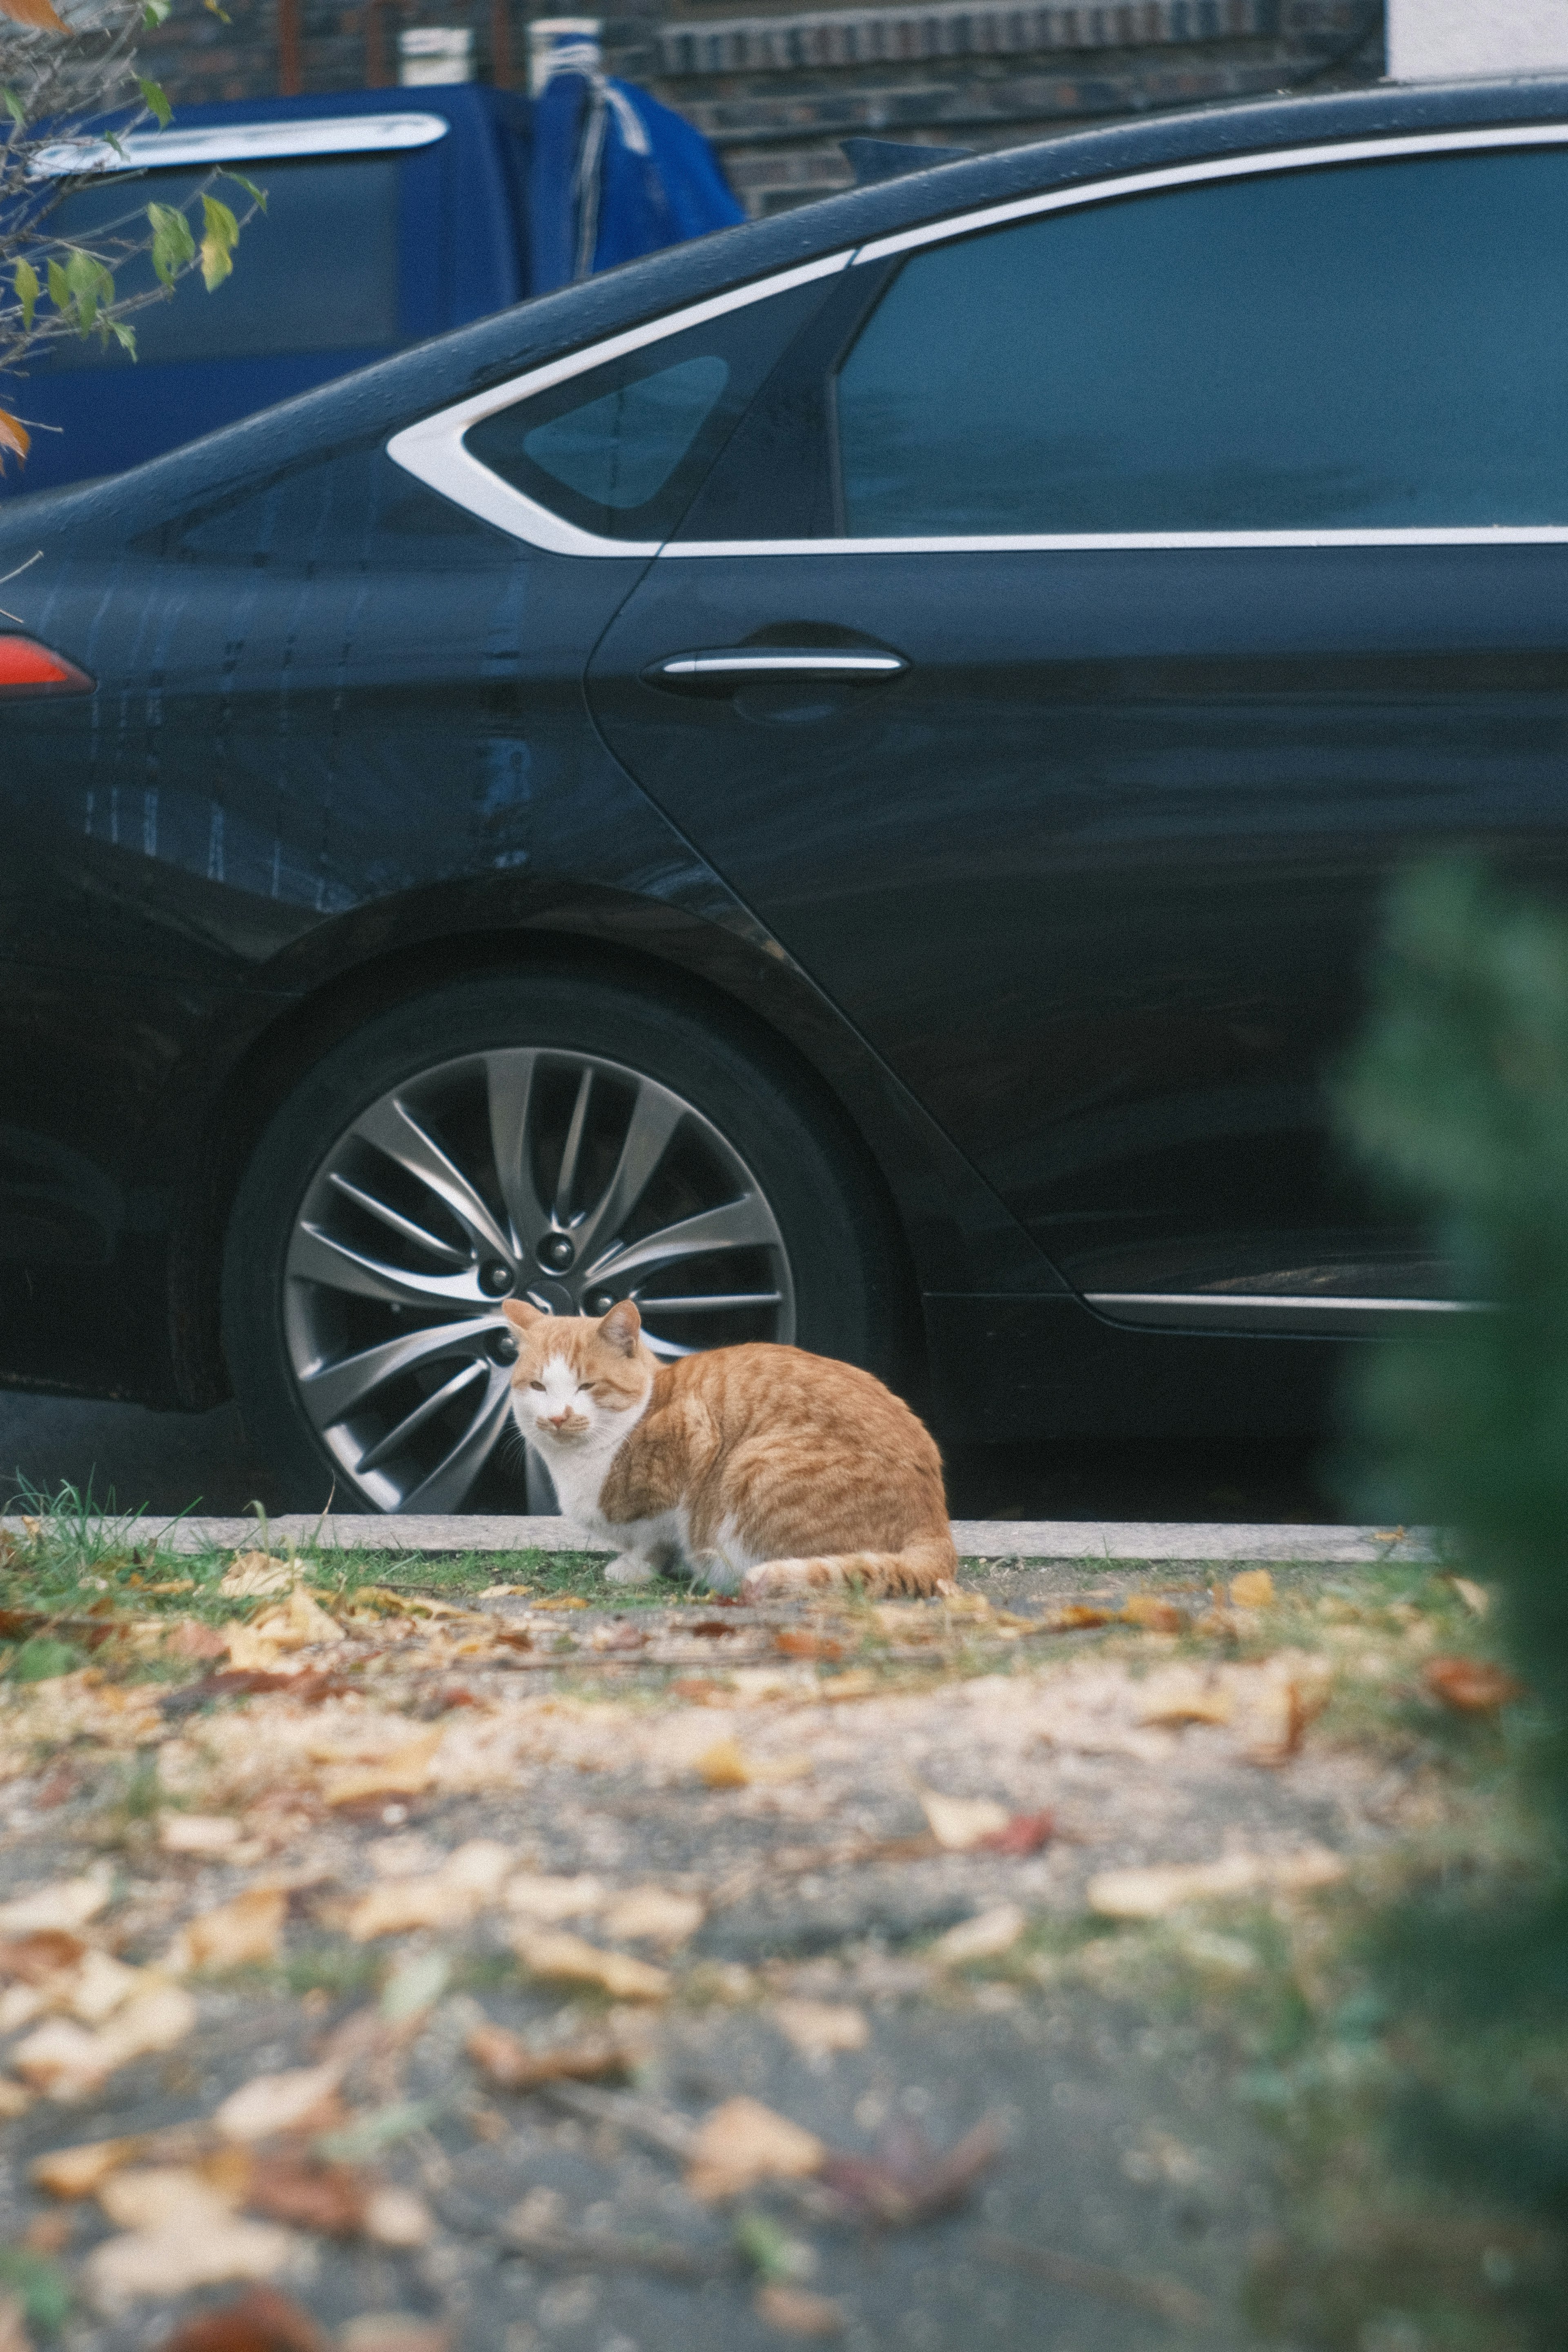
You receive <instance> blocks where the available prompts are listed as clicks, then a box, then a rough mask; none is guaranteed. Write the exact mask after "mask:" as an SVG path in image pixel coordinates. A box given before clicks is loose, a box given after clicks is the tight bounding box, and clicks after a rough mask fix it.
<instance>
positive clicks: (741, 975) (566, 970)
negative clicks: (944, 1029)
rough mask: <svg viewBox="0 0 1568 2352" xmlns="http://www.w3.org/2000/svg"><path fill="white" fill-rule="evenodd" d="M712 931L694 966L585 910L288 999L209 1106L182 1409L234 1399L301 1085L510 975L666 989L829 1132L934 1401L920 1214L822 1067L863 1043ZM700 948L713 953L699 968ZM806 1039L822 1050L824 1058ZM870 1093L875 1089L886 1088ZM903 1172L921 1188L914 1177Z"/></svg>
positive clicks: (322, 975) (194, 1162)
mask: <svg viewBox="0 0 1568 2352" xmlns="http://www.w3.org/2000/svg"><path fill="white" fill-rule="evenodd" d="M623 911H624V910H620V909H617V914H619V913H621V912H623ZM698 929H700V931H701V932H703V933H705V934H706V936H705V937H704V938H703V939H702V940H700V942H698V943H689V945H688V949H687V952H686V953H684V954H682V953H679V952H675V951H673V950H672V948H671V945H670V944H669V943H668V941H661V942H657V943H656V942H653V941H650V940H647V939H646V938H644V939H639V940H628V939H627V938H626V936H625V935H624V924H617V928H616V930H614V931H612V930H611V929H609V928H608V927H607V926H606V925H605V922H604V921H603V920H600V921H599V922H597V923H595V920H594V919H593V917H592V914H591V913H590V912H589V911H588V910H586V909H581V910H579V911H578V915H577V919H576V921H575V922H574V921H572V920H570V919H563V918H562V914H561V912H560V911H559V910H558V911H557V912H556V914H555V916H554V917H553V919H548V920H545V921H541V922H536V923H532V924H522V925H519V924H517V923H515V922H514V923H511V924H505V923H497V924H495V925H493V926H492V927H487V928H480V929H475V928H471V927H465V928H464V929H460V930H453V931H447V932H445V933H439V932H437V933H433V934H431V935H428V936H426V937H423V938H421V939H419V940H417V941H416V942H412V943H409V942H401V941H400V942H397V943H393V944H385V943H383V944H381V945H380V946H379V947H377V948H375V949H374V950H370V951H364V952H361V953H359V954H357V955H355V956H353V958H352V960H349V961H343V962H342V963H340V964H339V965H338V966H337V967H336V968H335V969H333V970H331V971H326V972H319V973H318V974H317V975H315V977H314V981H313V984H311V985H310V986H308V987H307V988H305V989H304V990H303V991H302V992H300V993H299V994H296V995H293V996H292V997H290V998H289V1000H288V1001H286V1002H282V1001H280V1002H279V1004H278V1009H277V1011H276V1013H275V1014H274V1015H273V1017H272V1018H270V1019H269V1020H268V1021H266V1022H265V1023H264V1024H262V1025H261V1026H260V1027H259V1028H258V1030H256V1031H255V1032H254V1033H253V1034H252V1035H251V1037H250V1039H249V1041H248V1043H247V1045H246V1047H245V1050H244V1051H243V1053H242V1054H241V1055H239V1057H238V1058H237V1060H235V1061H234V1062H233V1063H232V1064H231V1065H230V1066H228V1067H227V1068H226V1071H225V1072H224V1073H223V1075H222V1076H221V1079H220V1080H219V1082H218V1084H217V1086H216V1088H215V1089H214V1090H213V1092H212V1093H211V1094H210V1096H209V1097H208V1099H207V1101H206V1103H205V1107H204V1109H203V1112H202V1114H201V1116H200V1118H199V1119H198V1120H197V1121H196V1122H195V1130H196V1131H195V1135H194V1137H193V1138H192V1143H193V1148H192V1149H191V1150H190V1151H189V1153H188V1156H187V1159H186V1166H185V1171H184V1176H183V1178H182V1180H181V1181H180V1182H179V1184H178V1185H177V1188H176V1193H177V1207H176V1213H175V1217H174V1231H173V1235H172V1240H171V1251H170V1266H169V1295H170V1325H171V1348H172V1353H173V1358H174V1370H175V1378H176V1381H177V1385H178V1391H179V1396H180V1402H182V1403H183V1404H184V1405H186V1406H187V1407H189V1408H192V1409H195V1410H200V1409H204V1408H205V1407H208V1406H211V1405H214V1404H216V1403H219V1402H223V1401H224V1399H225V1398H226V1397H227V1396H228V1395H229V1394H230V1393H231V1390H230V1383H229V1380H228V1374H227V1369H226V1364H225V1361H224V1355H223V1347H222V1341H221V1337H220V1323H221V1265H222V1256H223V1246H224V1236H225V1233H226V1228H227V1225H228V1222H229V1217H230V1213H231V1212H232V1209H233V1205H234V1201H235V1197H236V1194H237V1191H238V1188H239V1185H240V1182H241V1180H242V1178H243V1175H244V1172H245V1170H246V1167H247V1164H248V1161H249V1160H250V1158H251V1155H252V1153H253V1152H254V1150H255V1149H256V1146H257V1144H258V1142H259V1140H260V1139H261V1136H262V1135H263V1133H264V1132H265V1130H266V1129H267V1126H268V1122H269V1121H270V1119H271V1118H272V1117H273V1115H274V1114H275V1112H276V1111H277V1110H278V1109H279V1107H280V1106H281V1104H282V1103H283V1102H284V1100H285V1099H286V1098H287V1097H288V1095H289V1093H290V1092H291V1090H292V1088H293V1087H294V1086H295V1085H297V1084H298V1082H299V1080H300V1078H301V1077H302V1076H304V1074H305V1073H306V1071H307V1070H308V1069H309V1068H310V1066H311V1064H312V1063H313V1062H314V1061H316V1060H319V1059H320V1058H321V1055H323V1054H325V1053H327V1052H329V1051H330V1050H331V1048H332V1047H334V1046H335V1045H338V1044H340V1043H341V1042H342V1039H343V1038H345V1037H347V1036H349V1035H350V1034H352V1033H353V1030H354V1029H355V1028H357V1027H358V1026H360V1025H361V1024H363V1023H364V1022H366V1021H368V1020H370V1019H373V1018H374V1017H375V1016H377V1015H379V1014H381V1013H385V1012H388V1011H391V1010H393V1009H394V1008H395V1007H396V1006H397V1005H398V1004H400V1003H409V1002H411V1001H413V1000H415V999H416V998H418V997H420V996H423V995H426V994H428V993H430V992H432V991H433V990H434V989H436V988H438V987H441V986H444V985H447V984H448V983H450V982H454V981H460V980H463V979H466V978H470V977H473V978H478V977H482V976H486V975H490V974H496V973H502V972H509V971H511V972H515V971H537V972H541V973H545V972H548V973H551V974H556V975H560V974H565V975H570V974H572V973H574V972H575V973H578V974H580V975H582V976H583V977H584V978H587V977H592V978H594V979H595V980H597V981H601V982H604V981H608V982H620V983H621V984H622V985H624V986H627V987H631V988H636V989H638V990H642V991H648V990H652V991H654V992H657V993H658V995H659V996H660V997H662V998H663V999H664V1000H665V1002H666V1003H668V1004H669V1005H670V1006H671V1007H672V1009H673V1008H677V1007H679V1009H681V1010H683V1011H685V1012H686V1013H689V1014H692V1015H695V1016H698V1017H700V1018H702V1019H704V1020H708V1021H714V1020H717V1021H719V1022H721V1024H723V1026H724V1028H725V1031H726V1033H727V1034H728V1035H729V1037H730V1039H731V1042H732V1043H733V1044H735V1045H737V1046H738V1047H739V1048H740V1049H741V1050H742V1051H743V1052H745V1053H746V1054H747V1055H749V1056H750V1057H751V1058H752V1059H753V1060H755V1061H757V1062H759V1063H761V1064H762V1065H763V1066H765V1067H767V1068H768V1069H769V1070H770V1072H771V1074H772V1075H773V1076H774V1078H775V1079H776V1082H777V1083H778V1084H779V1085H780V1086H781V1087H784V1088H786V1089H787V1090H788V1091H789V1092H790V1093H791V1094H793V1095H794V1096H795V1099H796V1100H797V1102H798V1103H799V1104H800V1106H801V1107H802V1108H803V1109H805V1111H806V1112H807V1113H808V1114H809V1115H810V1116H811V1117H812V1118H813V1119H814V1120H815V1121H816V1123H817V1124H818V1126H819V1127H820V1128H821V1129H823V1130H824V1131H825V1132H826V1135H827V1136H828V1138H829V1139H831V1141H832V1143H833V1145H834V1146H835V1148H836V1150H837V1156H838V1157H839V1158H840V1160H842V1162H843V1164H844V1165H845V1168H846V1171H847V1172H848V1173H849V1174H850V1175H851V1176H852V1178H853V1179H855V1180H857V1181H858V1182H859V1184H860V1186H861V1187H862V1189H863V1193H864V1200H863V1207H864V1209H865V1211H866V1212H867V1213H870V1214H872V1215H874V1216H875V1217H876V1218H877V1220H878V1223H879V1227H880V1230H881V1237H882V1240H883V1243H884V1245H885V1249H886V1251H887V1253H888V1255H889V1265H891V1266H892V1267H893V1268H894V1269H895V1271H894V1273H893V1276H892V1278H891V1283H890V1288H891V1290H892V1292H893V1294H894V1295H893V1296H892V1297H889V1322H890V1324H891V1325H892V1327H893V1334H894V1341H895V1349H896V1360H897V1363H898V1367H899V1371H900V1379H899V1385H900V1387H901V1388H902V1389H903V1390H904V1391H905V1392H906V1393H907V1394H910V1396H911V1398H917V1399H918V1398H919V1397H920V1396H921V1395H923V1391H924V1388H925V1360H924V1342H923V1337H922V1332H921V1316H920V1287H921V1278H920V1275H921V1270H920V1268H919V1265H918V1255H917V1249H916V1246H915V1240H914V1234H913V1232H912V1230H911V1227H912V1224H913V1223H914V1220H912V1219H911V1216H910V1202H909V1200H908V1199H907V1198H905V1199H902V1200H901V1199H900V1184H899V1183H898V1181H896V1180H895V1178H894V1176H893V1175H891V1174H890V1173H889V1165H888V1164H887V1162H888V1160H889V1153H888V1151H887V1149H886V1147H885V1146H884V1149H883V1150H881V1151H879V1150H877V1149H876V1148H875V1146H874V1145H873V1142H872V1140H871V1139H870V1138H869V1137H868V1133H867V1131H866V1122H865V1119H864V1118H863V1117H858V1116H857V1110H856V1108H855V1107H852V1102H851V1100H850V1099H847V1093H848V1094H849V1095H853V1094H854V1092H855V1091H857V1090H856V1089H855V1088H854V1087H853V1085H851V1087H849V1088H848V1089H846V1088H845V1087H843V1086H842V1085H841V1084H837V1083H835V1076H836V1075H837V1073H834V1074H832V1075H830V1069H829V1068H825V1067H824V1066H823V1063H824V1059H826V1060H827V1061H828V1063H829V1065H830V1066H831V1064H832V1063H833V1062H834V1061H835V1060H837V1062H839V1063H840V1064H841V1065H847V1064H848V1063H849V1062H850V1061H851V1060H852V1058H853V1055H852V1052H851V1051H850V1050H847V1049H848V1048H850V1046H851V1041H850V1040H849V1039H848V1038H847V1036H845V1037H844V1038H843V1040H842V1043H839V1041H838V1040H835V1039H834V1038H833V1037H832V1036H831V1034H830V1030H831V1024H832V1023H833V1021H834V1020H835V1019H836V1016H833V1015H832V1014H831V1011H830V1008H826V1007H825V1006H823V1005H822V1004H821V1003H820V1000H818V999H816V994H815V992H814V991H812V990H811V989H810V986H809V983H807V982H805V981H804V980H803V979H801V978H799V977H798V976H796V975H794V974H793V973H790V972H781V971H780V968H779V965H778V963H777V961H775V960H774V959H773V958H772V957H768V956H766V955H765V954H764V953H763V951H761V950H758V949H754V948H752V946H751V944H750V943H749V942H747V941H745V940H739V939H736V938H735V937H733V935H731V934H728V933H718V934H717V936H715V934H714V932H713V930H712V929H711V928H710V927H708V926H700V927H698ZM691 944H700V947H701V948H702V949H703V950H706V951H705V952H702V953H698V954H693V953H692V952H691ZM801 999H804V1000H805V1002H804V1003H802V1002H800V1001H799V1000H801ZM791 1000H795V1001H793V1002H792V1001H791ZM781 1016H782V1017H781ZM838 1025H839V1028H840V1030H842V1024H838ZM814 1032H815V1036H813V1033H814ZM803 1033H804V1034H803ZM807 1036H813V1042H814V1043H816V1045H818V1048H819V1051H818V1052H816V1053H814V1052H813V1051H812V1050H811V1049H810V1046H809V1045H807V1043H806V1042H805V1039H806V1037H807ZM823 1043H826V1044H827V1045H829V1046H830V1047H831V1046H832V1045H834V1044H836V1043H837V1044H839V1051H838V1053H837V1055H834V1054H832V1053H831V1051H830V1052H829V1054H828V1055H826V1056H824V1055H821V1053H820V1046H821V1045H822V1044H823ZM861 1050H862V1051H863V1050H864V1049H861ZM850 1075H851V1076H852V1073H851V1074H850ZM870 1088H871V1091H872V1092H873V1093H875V1091H876V1090H877V1089H876V1082H875V1080H874V1079H873V1080H872V1081H870ZM894 1165H895V1166H902V1168H903V1172H904V1174H905V1175H906V1176H907V1175H908V1173H909V1169H908V1166H907V1163H903V1162H901V1161H900V1160H895V1161H894Z"/></svg>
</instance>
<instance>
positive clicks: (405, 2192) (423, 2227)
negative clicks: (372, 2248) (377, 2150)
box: [364, 2181, 433, 2247]
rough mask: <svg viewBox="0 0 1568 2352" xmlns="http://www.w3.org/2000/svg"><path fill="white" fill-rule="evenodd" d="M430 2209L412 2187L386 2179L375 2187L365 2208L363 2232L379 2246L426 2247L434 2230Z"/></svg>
mask: <svg viewBox="0 0 1568 2352" xmlns="http://www.w3.org/2000/svg"><path fill="white" fill-rule="evenodd" d="M432 2226H433V2225H432V2223H431V2220H430V2209H429V2207H428V2206H427V2205H426V2202H425V2200H424V2199H423V2198H422V2197H419V2196H416V2193H415V2191H414V2190H413V2189H400V2188H398V2187H397V2186H396V2184H395V2182H392V2181H383V2182H382V2183H381V2184H380V2185H379V2186H378V2187H376V2188H374V2189H372V2190H371V2194H370V2202H369V2204H368V2206H367V2207H366V2209H365V2217H364V2231H365V2235H366V2237H367V2238H374V2241H375V2242H376V2244H377V2245H378V2246H402V2247H410V2246H423V2245H426V2244H427V2243H428V2242H429V2239H430V2233H431V2229H432Z"/></svg>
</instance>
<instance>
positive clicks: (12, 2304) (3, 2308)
mask: <svg viewBox="0 0 1568 2352" xmlns="http://www.w3.org/2000/svg"><path fill="white" fill-rule="evenodd" d="M0 2352H33V2339H32V2337H31V2336H29V2335H28V2333H27V2314H26V2308H25V2306H24V2305H23V2303H22V2300H21V2298H20V2296H19V2295H15V2294H0Z"/></svg>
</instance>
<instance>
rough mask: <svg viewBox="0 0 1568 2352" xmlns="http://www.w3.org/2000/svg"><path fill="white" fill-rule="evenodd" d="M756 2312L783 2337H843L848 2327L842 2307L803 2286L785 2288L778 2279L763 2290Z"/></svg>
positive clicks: (758, 2295) (755, 2297)
mask: <svg viewBox="0 0 1568 2352" xmlns="http://www.w3.org/2000/svg"><path fill="white" fill-rule="evenodd" d="M752 2310H753V2311H754V2312H755V2313H756V2315H757V2317H758V2318H759V2319H760V2320H761V2321H762V2322H763V2326H766V2327H776V2328H777V2329H778V2331H779V2333H780V2335H781V2336H842V2335H843V2333H844V2330H845V2328H846V2326H847V2325H848V2323H847V2320H846V2318H845V2316H844V2312H843V2309H842V2307H841V2306H840V2305H838V2304H837V2303H834V2302H832V2301H831V2300H830V2298H829V2297H828V2296H826V2295H825V2294H810V2293H808V2291H807V2290H806V2289H805V2287H803V2286H784V2285H782V2284H780V2283H779V2281H778V2280H777V2279H773V2280H770V2281H769V2282H767V2283H766V2284H764V2285H762V2286H760V2287H759V2288H758V2289H757V2291H756V2294H754V2295H753V2297H752Z"/></svg>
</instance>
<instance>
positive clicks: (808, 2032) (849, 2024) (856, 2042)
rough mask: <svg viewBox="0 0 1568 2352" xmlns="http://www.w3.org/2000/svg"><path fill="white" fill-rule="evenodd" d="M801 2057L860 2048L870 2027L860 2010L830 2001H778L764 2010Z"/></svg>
mask: <svg viewBox="0 0 1568 2352" xmlns="http://www.w3.org/2000/svg"><path fill="white" fill-rule="evenodd" d="M768 2015H769V2016H770V2017H771V2018H772V2020H773V2023H774V2024H775V2025H776V2026H777V2027H778V2030H779V2032H781V2033H782V2034H783V2035H784V2039H785V2041H786V2042H793V2043H794V2044H795V2048H796V2049H797V2050H798V2051H799V2052H800V2054H801V2056H802V2057H803V2058H830V2057H832V2056H834V2055H835V2053H837V2052H838V2051H840V2050H864V2048H865V2047H866V2044H867V2042H868V2041H869V2039H870V2035H871V2028H870V2025H869V2024H868V2021H867V2017H866V2012H865V2011H864V2010H860V2009H851V2008H849V2007H848V2006H847V2003H844V2002H841V2001H832V2000H780V2001H775V2002H774V2004H773V2008H772V2009H771V2010H770V2011H768Z"/></svg>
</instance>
